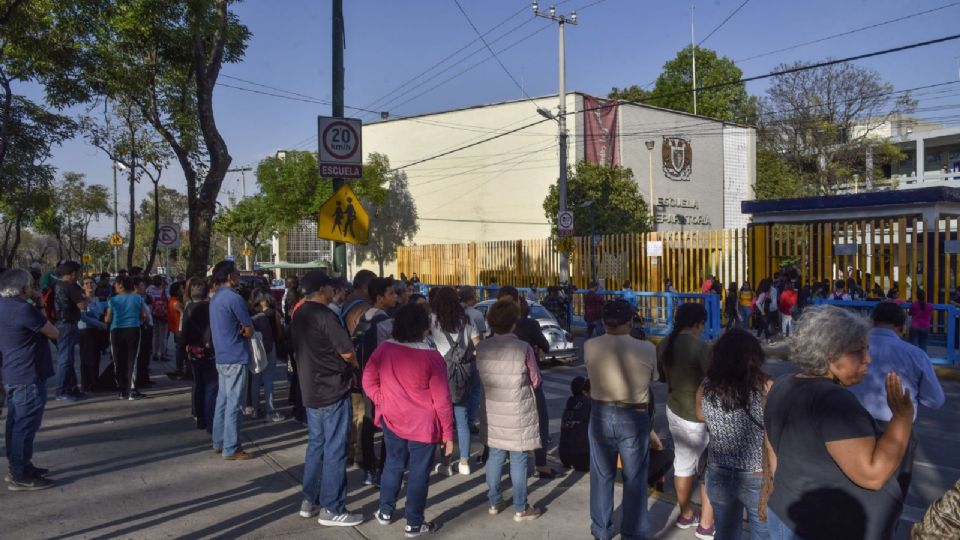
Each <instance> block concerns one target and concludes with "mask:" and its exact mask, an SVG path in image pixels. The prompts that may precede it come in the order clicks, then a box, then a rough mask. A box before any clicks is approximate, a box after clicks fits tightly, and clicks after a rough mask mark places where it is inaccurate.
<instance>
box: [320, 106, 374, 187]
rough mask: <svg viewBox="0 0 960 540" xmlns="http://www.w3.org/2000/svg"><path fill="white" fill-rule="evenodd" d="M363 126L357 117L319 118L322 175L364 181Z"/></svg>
mask: <svg viewBox="0 0 960 540" xmlns="http://www.w3.org/2000/svg"><path fill="white" fill-rule="evenodd" d="M361 128H362V126H361V123H360V119H358V118H331V117H328V116H320V117H318V118H317V130H318V134H317V138H318V139H319V142H320V148H319V154H320V176H322V177H324V178H362V177H363V152H362V151H361V144H360V143H361V140H360V139H361V134H362V131H361Z"/></svg>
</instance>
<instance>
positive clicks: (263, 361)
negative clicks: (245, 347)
mask: <svg viewBox="0 0 960 540" xmlns="http://www.w3.org/2000/svg"><path fill="white" fill-rule="evenodd" d="M250 352H251V353H252V354H251V355H250V356H251V357H252V362H253V366H252V367H253V372H254V373H263V372H264V371H265V370H266V369H267V349H265V348H264V347H263V335H262V334H260V332H254V333H253V337H252V338H251V339H250Z"/></svg>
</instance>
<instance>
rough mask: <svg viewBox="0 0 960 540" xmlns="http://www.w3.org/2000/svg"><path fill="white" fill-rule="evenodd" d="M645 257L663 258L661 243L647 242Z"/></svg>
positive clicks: (655, 241) (657, 241)
mask: <svg viewBox="0 0 960 540" xmlns="http://www.w3.org/2000/svg"><path fill="white" fill-rule="evenodd" d="M647 257H663V242H662V241H660V240H650V241H648V242H647Z"/></svg>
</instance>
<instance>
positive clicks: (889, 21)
mask: <svg viewBox="0 0 960 540" xmlns="http://www.w3.org/2000/svg"><path fill="white" fill-rule="evenodd" d="M958 5H960V2H953V3H951V4H947V5H945V6H940V7H938V8H933V9H928V10H926V11H919V12H917V13H911V14H909V15H904V16H902V17H897V18H895V19H889V20H886V21H882V22H878V23H875V24H870V25H867V26H861V27H860V28H854V29H853V30H847V31H846V32H840V33H839V34H833V35H829V36H826V37H822V38H818V39H813V40H810V41H804V42H803V43H797V44H796V45H791V46H789V47H783V48H781V49H776V50H773V51H769V52H765V53H760V54H756V55H753V56H748V57H747V58H743V59H740V60H735V62H736V63H741V62H748V61H750V60H755V59H757V58H763V57H764V56H770V55H771V54H777V53H782V52H786V51H792V50H794V49H798V48H800V47H805V46H807V45H813V44H814V43H820V42H823V41H828V40H831V39H836V38H838V37H843V36H849V35H851V34H856V33H858V32H863V31H864V30H870V29H873V28H879V27H881V26H886V25H888V24H893V23H895V22H901V21H906V20H908V19H912V18H914V17H920V16H921V15H927V14H928V13H934V12H936V11H940V10H944V9H947V8H952V7H954V6H958Z"/></svg>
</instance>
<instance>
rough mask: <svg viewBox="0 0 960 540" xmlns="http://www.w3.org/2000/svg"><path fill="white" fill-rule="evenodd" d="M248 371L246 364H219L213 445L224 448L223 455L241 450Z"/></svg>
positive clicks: (229, 454)
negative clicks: (241, 428)
mask: <svg viewBox="0 0 960 540" xmlns="http://www.w3.org/2000/svg"><path fill="white" fill-rule="evenodd" d="M246 371H247V366H246V365H245V364H217V373H218V374H219V377H218V389H217V406H216V409H215V410H214V413H213V446H214V448H221V449H223V457H230V456H232V455H233V454H235V453H237V451H238V450H240V421H241V420H242V419H243V386H244V384H245V383H246V382H247V377H246V374H247V373H246Z"/></svg>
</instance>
